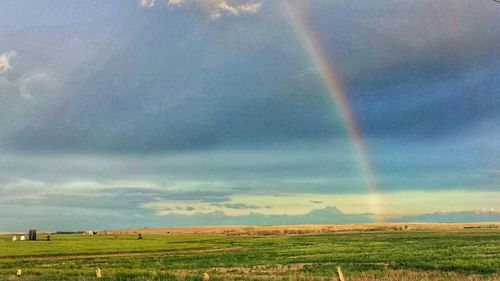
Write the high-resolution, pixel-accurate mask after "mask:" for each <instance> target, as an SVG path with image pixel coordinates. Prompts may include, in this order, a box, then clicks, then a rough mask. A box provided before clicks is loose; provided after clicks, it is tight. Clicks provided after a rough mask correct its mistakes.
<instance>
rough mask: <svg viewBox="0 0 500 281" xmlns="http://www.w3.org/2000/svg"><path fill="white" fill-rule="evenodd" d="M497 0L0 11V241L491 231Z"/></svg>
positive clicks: (496, 216) (169, 2) (95, 0)
mask: <svg viewBox="0 0 500 281" xmlns="http://www.w3.org/2000/svg"><path fill="white" fill-rule="evenodd" d="M499 22H500V4H498V3H496V2H494V1H472V2H471V1H468V0H442V1H433V0H405V1H399V0H398V1H396V0H374V1H361V0H354V1H353V0H308V1H298V0H292V1H285V0H156V1H154V0H139V1H137V0H109V1H99V0H88V1H77V0H67V1H58V0H45V1H37V0H24V1H15V0H6V1H0V231H14V230H15V231H17V230H25V229H28V228H31V227H36V228H39V229H44V230H75V229H105V228H113V227H129V226H130V227H132V226H134V227H136V226H163V225H165V226H168V225H202V224H203V225H221V224H241V225H244V224H293V223H359V222H380V221H461V220H468V221H470V220H472V221H482V220H486V221H500V213H499V210H500V160H499V159H500V126H499V124H500V75H498V73H500V29H499V28H498V23H499Z"/></svg>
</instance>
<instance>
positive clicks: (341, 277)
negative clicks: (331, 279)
mask: <svg viewBox="0 0 500 281" xmlns="http://www.w3.org/2000/svg"><path fill="white" fill-rule="evenodd" d="M336 272H337V277H338V278H339V281H345V279H344V274H342V270H340V266H337V268H336Z"/></svg>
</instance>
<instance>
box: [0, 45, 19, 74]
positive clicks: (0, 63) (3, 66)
mask: <svg viewBox="0 0 500 281" xmlns="http://www.w3.org/2000/svg"><path fill="white" fill-rule="evenodd" d="M15 55H17V52H15V51H10V52H6V53H3V54H1V55H0V74H1V73H4V72H6V71H8V70H10V69H11V68H12V67H11V65H10V59H11V58H12V57H14V56H15Z"/></svg>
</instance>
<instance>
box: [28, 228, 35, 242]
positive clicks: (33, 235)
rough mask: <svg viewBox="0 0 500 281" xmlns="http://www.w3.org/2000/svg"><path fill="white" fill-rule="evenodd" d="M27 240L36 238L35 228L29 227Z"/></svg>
mask: <svg viewBox="0 0 500 281" xmlns="http://www.w3.org/2000/svg"><path fill="white" fill-rule="evenodd" d="M29 240H30V241H35V240H36V229H30V231H29Z"/></svg>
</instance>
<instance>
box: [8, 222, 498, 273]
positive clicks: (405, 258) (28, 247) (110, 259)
mask: <svg viewBox="0 0 500 281" xmlns="http://www.w3.org/2000/svg"><path fill="white" fill-rule="evenodd" d="M227 248H231V249H227ZM223 249H226V250H223ZM114 253H122V254H127V256H101V257H99V256H96V255H100V254H114ZM131 253H145V254H144V255H128V254H131ZM335 266H341V267H342V268H343V269H344V271H345V272H346V273H347V275H353V276H354V275H356V274H361V273H363V272H364V273H366V272H374V274H377V272H384V270H410V271H422V272H436V271H438V272H452V273H459V274H466V275H467V274H479V275H481V276H496V274H499V273H500V230H498V229H471V230H463V231H381V232H345V233H330V234H314V235H290V236H223V235H202V234H197V235H163V236H161V235H145V236H144V239H143V240H137V239H136V236H133V235H122V236H113V235H108V236H104V235H98V236H81V235H53V236H52V241H16V242H12V241H10V239H9V238H8V237H1V238H0V280H2V278H3V279H5V280H9V279H11V278H12V276H11V275H12V274H14V273H15V271H16V269H17V268H21V269H23V272H24V273H25V274H27V277H25V278H24V279H25V280H94V279H93V278H92V276H93V274H94V270H95V268H96V267H100V268H101V269H102V271H103V274H104V277H105V278H103V279H102V280H172V279H179V276H182V278H181V279H197V278H198V279H199V276H200V273H202V272H205V271H207V272H210V273H212V275H213V276H216V279H217V278H219V279H220V278H222V279H224V278H223V276H228V274H229V275H230V274H232V273H231V272H234V273H235V274H236V273H237V272H241V271H242V269H248V270H250V271H251V274H249V275H248V276H259V275H269V270H267V271H266V268H267V269H273V268H280V267H281V268H283V267H284V268H285V269H284V270H281V271H276V272H275V273H273V275H277V276H282V277H283V278H285V279H287V280H288V279H289V275H290V274H291V273H293V274H303V275H304V276H309V277H310V278H313V277H318V278H321V277H331V276H332V275H333V274H334V268H335ZM221 269H224V271H223V272H225V274H222V273H220V272H221V271H220V270H221ZM217 270H219V271H217ZM226 273H228V274H226ZM30 278H31V279H30ZM211 280H214V279H213V278H212V279H211ZM443 280H444V279H443Z"/></svg>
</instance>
